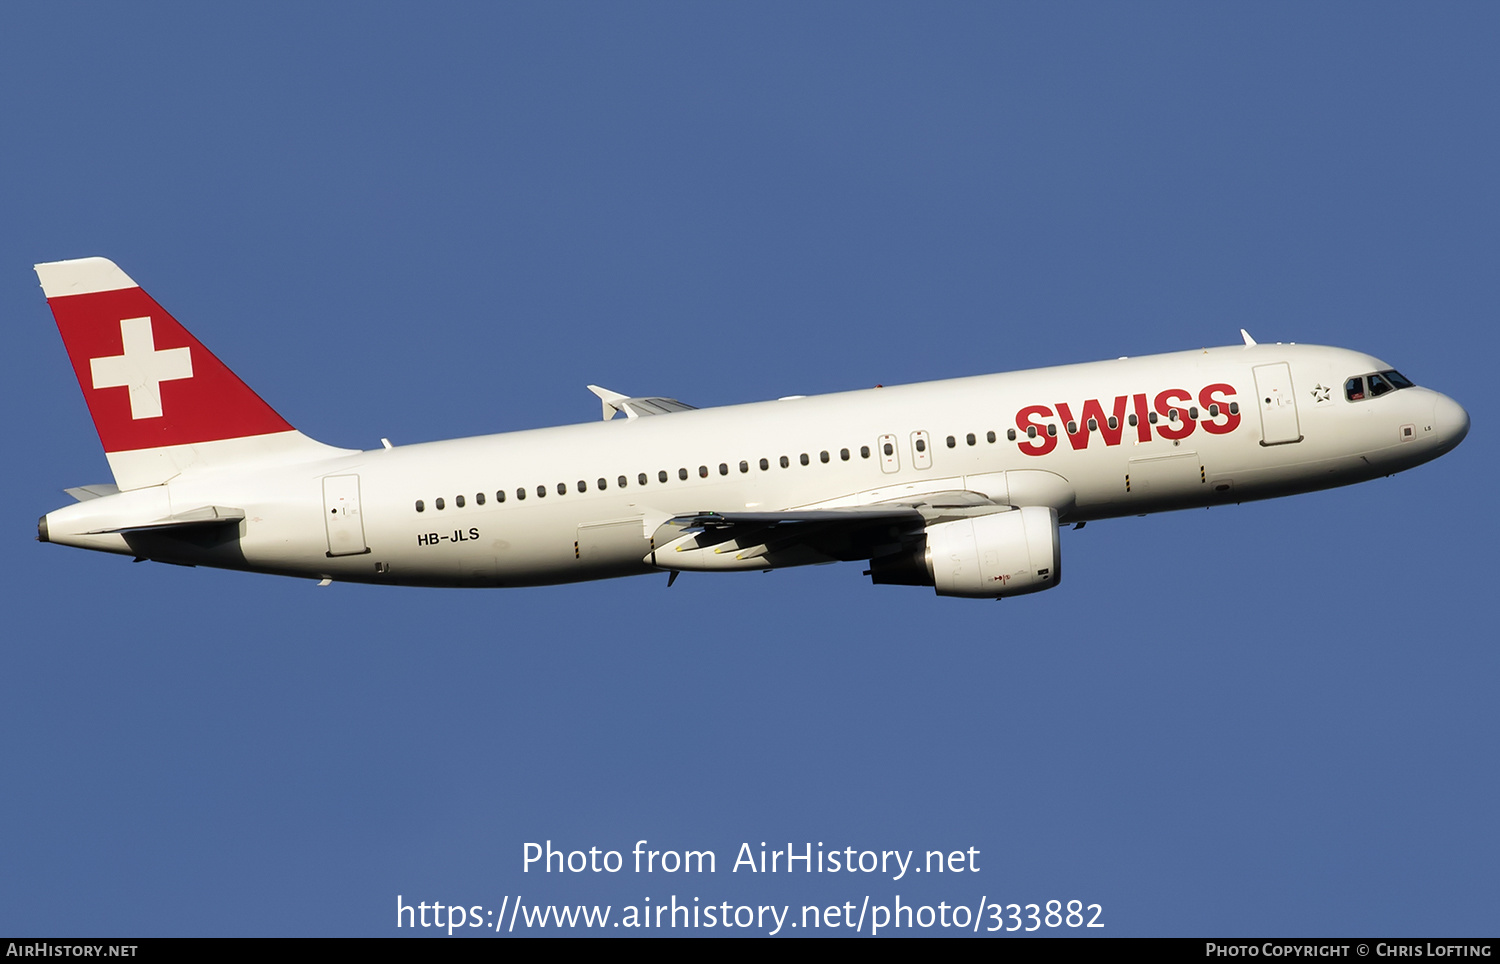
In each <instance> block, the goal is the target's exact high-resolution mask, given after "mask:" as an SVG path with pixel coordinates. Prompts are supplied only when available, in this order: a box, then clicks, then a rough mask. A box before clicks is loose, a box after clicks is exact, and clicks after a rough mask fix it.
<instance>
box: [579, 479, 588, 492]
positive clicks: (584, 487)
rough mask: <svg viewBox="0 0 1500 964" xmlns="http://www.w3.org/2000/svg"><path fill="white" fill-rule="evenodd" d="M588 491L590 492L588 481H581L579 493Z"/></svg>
mask: <svg viewBox="0 0 1500 964" xmlns="http://www.w3.org/2000/svg"><path fill="white" fill-rule="evenodd" d="M588 490H589V484H588V481H587V480H585V479H579V480H578V491H579V492H587V491H588Z"/></svg>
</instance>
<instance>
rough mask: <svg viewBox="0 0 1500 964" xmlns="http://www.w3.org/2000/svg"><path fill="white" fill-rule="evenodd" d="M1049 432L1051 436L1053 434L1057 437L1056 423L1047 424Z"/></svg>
mask: <svg viewBox="0 0 1500 964" xmlns="http://www.w3.org/2000/svg"><path fill="white" fill-rule="evenodd" d="M1047 434H1048V435H1050V436H1052V437H1053V438H1056V437H1057V426H1056V425H1048V426H1047Z"/></svg>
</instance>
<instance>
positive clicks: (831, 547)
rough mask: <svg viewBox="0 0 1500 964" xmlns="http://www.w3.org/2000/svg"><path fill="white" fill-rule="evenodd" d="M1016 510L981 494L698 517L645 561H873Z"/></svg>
mask: <svg viewBox="0 0 1500 964" xmlns="http://www.w3.org/2000/svg"><path fill="white" fill-rule="evenodd" d="M1011 509H1012V507H1011V506H1008V505H1000V504H998V503H995V502H992V501H990V500H989V499H988V498H986V497H985V496H983V495H981V494H979V493H977V492H964V491H954V492H935V493H928V494H926V495H923V496H921V497H920V498H918V499H913V500H907V501H901V502H891V503H881V504H878V505H864V506H849V507H839V508H828V509H818V508H808V509H788V510H785V511H780V512H714V511H703V512H694V513H688V514H684V515H678V516H674V517H673V518H671V519H668V520H667V521H666V522H665V523H663V524H662V525H661V526H660V527H659V528H657V530H656V533H655V535H654V537H653V539H652V543H653V545H654V546H656V547H657V548H655V549H653V551H652V552H651V554H650V556H648V557H647V561H648V562H650V563H651V564H652V565H655V566H659V567H661V568H663V569H771V568H775V567H778V566H784V565H805V564H807V563H809V562H836V561H852V560H857V559H871V558H874V557H876V556H882V555H887V554H889V553H892V552H897V551H899V550H900V549H901V548H903V546H904V545H908V544H910V543H911V542H912V541H913V540H914V539H915V538H916V536H917V535H918V534H919V533H921V531H922V530H923V529H925V528H926V527H927V526H929V525H932V524H934V523H937V522H947V521H952V520H954V519H960V518H971V517H974V516H978V515H991V514H994V513H997V512H1009V511H1011Z"/></svg>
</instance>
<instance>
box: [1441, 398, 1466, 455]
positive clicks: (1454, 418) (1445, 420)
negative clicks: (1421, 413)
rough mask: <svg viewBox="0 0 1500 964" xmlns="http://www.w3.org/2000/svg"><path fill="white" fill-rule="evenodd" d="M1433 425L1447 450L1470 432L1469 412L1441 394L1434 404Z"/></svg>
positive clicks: (1454, 446)
mask: <svg viewBox="0 0 1500 964" xmlns="http://www.w3.org/2000/svg"><path fill="white" fill-rule="evenodd" d="M1432 427H1433V430H1434V431H1435V432H1437V436H1438V438H1439V439H1440V440H1441V442H1442V446H1443V451H1444V452H1446V451H1448V450H1450V449H1453V448H1456V447H1457V446H1458V443H1459V442H1462V441H1463V440H1464V436H1465V435H1468V434H1469V413H1468V412H1466V411H1464V407H1463V406H1462V405H1460V404H1458V403H1457V402H1455V401H1454V400H1453V399H1451V398H1449V397H1448V396H1447V395H1439V396H1438V397H1437V400H1436V401H1435V402H1433V405H1432Z"/></svg>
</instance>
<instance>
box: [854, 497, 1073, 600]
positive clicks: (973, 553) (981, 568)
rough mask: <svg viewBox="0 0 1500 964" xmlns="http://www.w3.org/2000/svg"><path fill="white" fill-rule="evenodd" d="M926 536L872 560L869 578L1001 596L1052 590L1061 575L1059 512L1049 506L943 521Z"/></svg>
mask: <svg viewBox="0 0 1500 964" xmlns="http://www.w3.org/2000/svg"><path fill="white" fill-rule="evenodd" d="M922 535H923V538H922V542H921V543H920V544H918V545H916V546H913V547H912V548H910V549H907V550H905V551H903V552H898V553H895V554H893V555H889V556H882V557H880V558H878V559H871V560H870V580H871V581H872V582H874V583H877V584H881V583H884V584H888V585H900V586H932V587H933V588H935V589H936V590H937V594H938V595H939V596H968V597H971V598H979V599H998V598H1000V597H1002V596H1023V595H1025V594H1026V593H1031V592H1041V591H1042V590H1043V589H1051V588H1052V587H1053V586H1055V585H1057V584H1058V582H1059V581H1061V579H1062V546H1061V544H1060V542H1059V540H1058V538H1057V510H1056V509H1052V508H1049V507H1047V506H1026V507H1024V508H1021V509H1014V510H1011V511H1009V512H1000V513H996V514H994V515H983V516H978V517H976V518H971V519H959V520H958V521H956V522H940V523H938V524H937V525H931V526H928V527H927V528H926V529H925V530H923V533H922Z"/></svg>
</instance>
